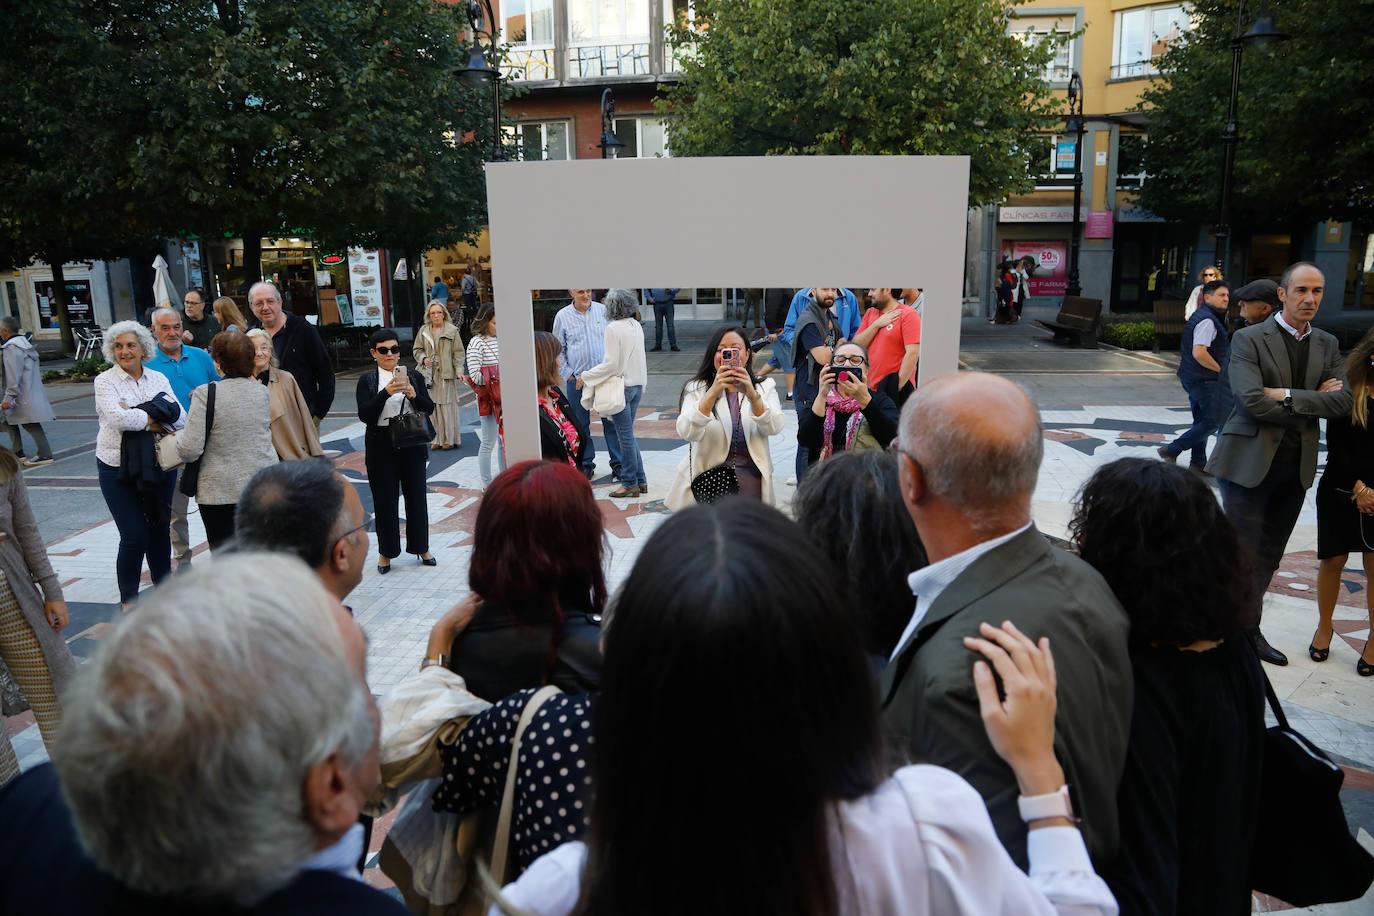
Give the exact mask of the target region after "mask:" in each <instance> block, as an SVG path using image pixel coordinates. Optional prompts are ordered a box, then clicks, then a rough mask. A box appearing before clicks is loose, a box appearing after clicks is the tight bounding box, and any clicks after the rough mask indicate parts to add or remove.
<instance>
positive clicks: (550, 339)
mask: <svg viewBox="0 0 1374 916" xmlns="http://www.w3.org/2000/svg"><path fill="white" fill-rule="evenodd" d="M562 352H563V345H562V344H560V343H559V342H558V338H557V337H554V336H553V335H552V334H550V333H549V332H548V331H535V332H534V374H535V382H536V383H537V385H538V386H539V445H540V451H541V454H543V456H544V458H545V459H547V460H549V461H558V462H561V463H563V464H570V465H572V466H573V467H575V468H580V467H582V455H583V453H584V452H585V451H586V450H587V443H588V441H590V440H589V438H588V437H589V436H591V430H590V429H589V428H588V427H587V424H585V423H583V422H582V421H581V420H580V419H579V418H578V416H577V414H575V413H573V411H572V408H571V406H569V404H568V399H567V397H565V396H564V394H563V391H562V389H560V388H559V387H558V383H559V382H560V381H562V379H561V378H560V376H561V375H562V373H561V372H560V371H559V369H558V354H560V353H562Z"/></svg>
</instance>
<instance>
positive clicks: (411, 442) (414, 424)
mask: <svg viewBox="0 0 1374 916" xmlns="http://www.w3.org/2000/svg"><path fill="white" fill-rule="evenodd" d="M387 429H389V430H391V444H392V446H394V447H395V448H412V447H414V446H416V445H428V444H429V443H431V442H433V441H434V434H433V433H432V432H430V431H429V424H428V423H426V422H425V415H424V414H422V413H420V412H419V411H418V410H416V409H415V408H414V407H413V406H412V405H411V403H410V399H409V398H404V397H403V398H401V412H400V413H399V414H397V415H396V416H394V417H392V418H391V420H390V421H388V423H387Z"/></svg>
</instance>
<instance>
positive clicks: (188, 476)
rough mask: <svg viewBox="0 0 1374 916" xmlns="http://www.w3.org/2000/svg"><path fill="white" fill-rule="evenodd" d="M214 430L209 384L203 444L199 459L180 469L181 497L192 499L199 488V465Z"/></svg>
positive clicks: (211, 393) (212, 385)
mask: <svg viewBox="0 0 1374 916" xmlns="http://www.w3.org/2000/svg"><path fill="white" fill-rule="evenodd" d="M214 428H215V383H214V382H211V383H210V390H209V391H207V392H206V393H205V444H204V445H203V446H202V447H201V450H200V457H199V458H197V459H196V460H195V461H188V462H186V466H185V467H184V468H182V469H181V483H180V484H178V486H179V487H180V488H181V493H182V495H183V496H190V497H194V496H195V495H196V490H198V489H199V488H200V463H201V462H202V461H204V460H205V450H206V449H207V448H209V447H210V431H211V430H212V429H214ZM174 445H175V444H174ZM159 461H161V458H160V457H159Z"/></svg>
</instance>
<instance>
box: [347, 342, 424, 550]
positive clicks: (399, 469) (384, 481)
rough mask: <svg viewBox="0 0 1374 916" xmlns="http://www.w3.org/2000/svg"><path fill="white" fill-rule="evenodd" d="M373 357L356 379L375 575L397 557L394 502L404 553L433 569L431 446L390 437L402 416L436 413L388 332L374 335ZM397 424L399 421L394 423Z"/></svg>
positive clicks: (401, 424)
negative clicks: (400, 508) (400, 503)
mask: <svg viewBox="0 0 1374 916" xmlns="http://www.w3.org/2000/svg"><path fill="white" fill-rule="evenodd" d="M372 358H373V359H374V360H376V361H377V368H376V369H372V370H369V371H367V372H364V373H363V374H362V377H361V378H359V379H358V391H357V398H358V419H359V420H362V421H363V423H364V424H365V425H366V426H367V432H366V433H365V434H364V437H363V443H364V448H365V449H366V451H365V453H364V462H365V466H366V468H367V486H368V488H369V489H370V490H371V491H372V511H373V512H374V513H375V515H376V520H377V528H376V531H377V551H378V552H379V553H380V554H381V557H380V559H379V560H378V561H377V572H379V573H381V574H383V575H385V574H386V573H389V572H391V561H392V560H394V559H395V558H396V557H399V556H400V555H401V519H400V515H399V513H398V512H397V502H396V501H397V499H398V498H400V497H401V496H402V495H404V497H405V502H406V552H408V553H413V554H416V555H418V556H419V558H420V562H421V564H423V565H425V566H437V565H439V564H438V561H437V560H436V559H435V558H434V555H433V554H431V553H430V552H429V508H428V506H427V504H426V494H427V492H428V490H427V485H426V482H425V466H426V464H427V463H428V461H429V447H428V446H429V443H428V442H426V441H416V442H412V441H410V440H409V439H408V438H402V437H400V436H398V435H397V434H394V433H393V430H392V426H393V424H394V425H395V426H397V427H398V428H403V427H404V424H405V423H406V421H405V420H404V419H403V418H402V414H403V413H421V414H429V413H432V412H433V411H434V402H433V401H432V400H430V397H429V392H428V390H426V388H425V380H424V378H422V377H421V375H420V373H418V372H416V371H415V370H413V369H407V368H405V367H404V366H402V365H400V362H401V341H400V339H399V338H398V337H397V336H396V332H395V331H394V330H392V329H391V328H379V329H378V330H376V331H373V332H372ZM398 421H399V422H398Z"/></svg>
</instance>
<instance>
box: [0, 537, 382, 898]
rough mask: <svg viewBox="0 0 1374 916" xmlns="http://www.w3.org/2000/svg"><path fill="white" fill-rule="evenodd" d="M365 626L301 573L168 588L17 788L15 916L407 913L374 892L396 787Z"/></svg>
mask: <svg viewBox="0 0 1374 916" xmlns="http://www.w3.org/2000/svg"><path fill="white" fill-rule="evenodd" d="M366 658H367V644H366V641H365V639H364V637H363V633H362V631H361V630H360V629H359V628H358V625H357V624H356V623H354V621H353V619H352V617H350V616H349V615H348V614H347V613H346V612H345V611H344V609H343V607H342V606H340V605H339V603H338V601H337V600H335V599H334V598H333V597H332V596H330V595H329V594H328V593H327V592H325V590H324V588H323V587H322V586H321V585H320V583H319V581H318V580H317V579H316V578H315V576H314V575H312V574H311V572H310V570H308V569H307V568H306V567H305V566H304V564H302V563H300V562H299V561H298V560H295V559H291V558H288V557H282V556H273V555H269V554H248V553H245V554H237V555H229V556H226V557H223V558H219V559H216V560H215V563H214V565H213V566H212V567H210V568H208V569H206V570H203V571H202V570H195V571H192V572H191V573H189V574H187V575H186V576H184V577H181V578H179V579H178V580H177V581H176V582H174V583H172V584H169V585H164V586H163V587H161V588H159V589H158V590H157V592H156V593H155V594H154V596H153V597H152V598H151V599H150V600H149V601H147V602H145V603H143V604H142V605H140V607H139V611H138V613H137V614H132V615H130V616H128V617H125V618H124V619H123V620H121V621H120V622H119V623H118V624H117V625H116V626H115V628H114V629H113V631H112V632H111V633H110V634H108V635H107V636H106V637H105V639H104V640H103V641H102V643H101V646H100V651H99V652H98V653H96V654H95V656H94V658H93V659H92V660H91V661H90V662H89V663H88V664H86V665H85V666H83V667H82V669H81V671H80V672H78V674H77V676H76V678H75V680H74V681H73V683H72V686H71V688H70V689H69V690H68V692H67V694H66V695H65V696H64V697H63V717H64V718H63V723H62V730H61V732H60V734H59V737H58V747H57V752H56V753H54V755H53V760H54V764H53V765H43V766H39V767H35V768H34V769H32V770H30V771H29V772H27V773H25V774H24V775H23V776H21V777H19V778H18V779H17V780H15V781H14V782H12V783H11V784H10V785H9V787H7V788H6V789H5V790H4V791H3V792H0V912H7V913H33V912H54V913H88V914H90V913H97V914H103V913H111V914H113V913H145V914H161V913H166V914H171V913H185V912H192V911H197V912H198V911H201V910H206V909H208V910H213V911H215V912H219V911H229V910H230V909H231V908H233V909H232V911H233V912H247V913H264V914H265V913H273V914H277V913H282V914H285V913H302V912H318V913H349V914H378V916H383V914H395V916H402V914H404V913H405V912H406V910H405V908H404V907H403V906H401V904H400V903H399V902H397V901H395V900H392V899H391V898H389V897H387V896H386V895H384V894H381V893H380V892H378V891H376V890H373V889H372V888H370V887H368V886H367V885H366V884H364V883H363V882H362V880H361V879H360V878H359V876H358V873H357V869H356V863H357V861H358V858H359V855H360V853H361V851H362V832H363V828H362V826H361V825H360V824H358V823H357V821H358V813H359V811H360V810H361V808H362V805H363V802H364V800H365V799H366V798H367V797H368V795H369V794H370V793H371V791H372V789H373V788H374V787H375V785H376V783H377V780H378V777H379V766H378V714H377V707H376V704H375V703H374V702H373V699H372V695H371V694H370V693H369V692H368V689H367V677H366V674H367V672H366Z"/></svg>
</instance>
